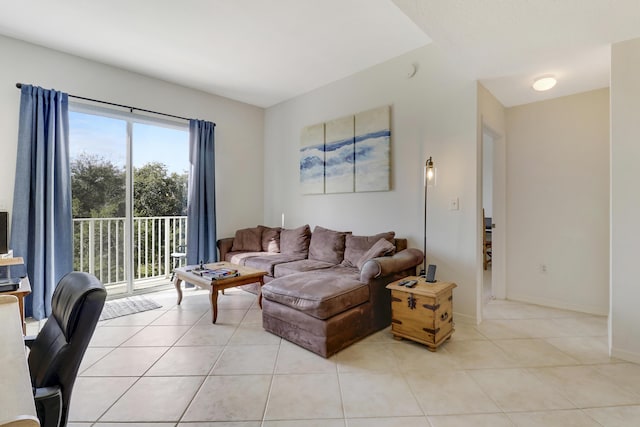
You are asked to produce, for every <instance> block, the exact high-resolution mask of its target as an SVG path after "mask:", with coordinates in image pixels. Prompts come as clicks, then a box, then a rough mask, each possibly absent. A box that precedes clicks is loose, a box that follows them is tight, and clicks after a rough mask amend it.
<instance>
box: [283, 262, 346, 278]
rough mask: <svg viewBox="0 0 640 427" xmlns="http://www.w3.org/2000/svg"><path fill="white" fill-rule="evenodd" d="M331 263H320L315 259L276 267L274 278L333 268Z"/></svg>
mask: <svg viewBox="0 0 640 427" xmlns="http://www.w3.org/2000/svg"><path fill="white" fill-rule="evenodd" d="M333 266H334V264H331V263H330V262H324V261H318V260H315V259H301V260H300V261H293V262H287V263H284V264H278V265H276V268H275V269H274V276H273V277H282V276H288V275H290V274H296V273H302V272H303V271H313V270H320V269H323V268H330V267H333Z"/></svg>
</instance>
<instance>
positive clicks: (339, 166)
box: [300, 106, 391, 194]
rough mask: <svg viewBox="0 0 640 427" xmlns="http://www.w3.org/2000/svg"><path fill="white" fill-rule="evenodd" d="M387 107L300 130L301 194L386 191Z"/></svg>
mask: <svg viewBox="0 0 640 427" xmlns="http://www.w3.org/2000/svg"><path fill="white" fill-rule="evenodd" d="M390 152H391V127H390V107H389V106H385V107H380V108H376V109H373V110H369V111H364V112H362V113H358V114H355V115H351V116H346V117H342V118H339V119H335V120H331V121H329V122H326V123H320V124H317V125H313V126H307V127H305V128H304V129H302V135H301V138H300V186H301V188H302V193H303V194H331V193H353V192H354V191H355V192H362V191H389V189H390V187H391V185H390V177H391V163H390Z"/></svg>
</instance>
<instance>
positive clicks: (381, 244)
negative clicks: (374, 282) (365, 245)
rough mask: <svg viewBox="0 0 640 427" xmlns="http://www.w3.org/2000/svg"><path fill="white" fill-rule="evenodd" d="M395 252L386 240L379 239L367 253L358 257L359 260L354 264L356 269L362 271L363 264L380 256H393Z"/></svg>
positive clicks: (393, 247)
mask: <svg viewBox="0 0 640 427" xmlns="http://www.w3.org/2000/svg"><path fill="white" fill-rule="evenodd" d="M395 250H396V247H395V246H394V245H392V244H391V243H389V241H388V240H385V239H380V240H378V241H377V242H376V243H375V244H374V245H373V246H371V248H370V249H369V250H368V251H367V252H365V253H364V254H363V255H362V256H361V257H360V259H359V260H358V262H357V263H356V266H357V267H358V269H359V270H362V266H363V265H364V263H365V262H367V261H369V260H370V259H371V258H377V257H380V256H386V255H393V253H394V252H395Z"/></svg>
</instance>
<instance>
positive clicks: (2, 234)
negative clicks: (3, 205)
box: [0, 212, 9, 254]
mask: <svg viewBox="0 0 640 427" xmlns="http://www.w3.org/2000/svg"><path fill="white" fill-rule="evenodd" d="M8 237H9V212H0V254H6V253H7V252H9V240H8Z"/></svg>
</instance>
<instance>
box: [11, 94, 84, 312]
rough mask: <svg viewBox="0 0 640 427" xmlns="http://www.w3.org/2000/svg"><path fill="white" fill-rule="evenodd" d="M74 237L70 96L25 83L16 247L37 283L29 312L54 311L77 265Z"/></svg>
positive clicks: (27, 306) (13, 220)
mask: <svg viewBox="0 0 640 427" xmlns="http://www.w3.org/2000/svg"><path fill="white" fill-rule="evenodd" d="M72 236H73V224H72V217H71V175H70V172H69V105H68V95H67V94H66V93H62V92H57V91H54V90H46V89H42V88H40V87H34V86H30V85H23V86H22V93H21V98H20V122H19V128H18V156H17V161H16V181H15V187H14V193H13V213H12V217H11V248H12V249H13V251H14V255H15V256H21V257H23V258H24V259H25V264H26V265H27V272H28V274H29V280H30V281H31V291H32V292H31V294H30V295H29V296H28V297H27V299H26V302H25V312H26V315H27V316H33V317H34V318H35V319H43V318H45V317H48V316H49V315H50V314H51V296H52V295H53V291H54V289H55V286H56V284H57V283H58V281H59V280H60V279H61V278H62V276H64V275H65V274H67V273H68V272H70V271H71V270H72V269H73V241H72Z"/></svg>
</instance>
